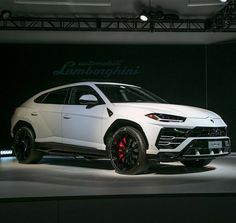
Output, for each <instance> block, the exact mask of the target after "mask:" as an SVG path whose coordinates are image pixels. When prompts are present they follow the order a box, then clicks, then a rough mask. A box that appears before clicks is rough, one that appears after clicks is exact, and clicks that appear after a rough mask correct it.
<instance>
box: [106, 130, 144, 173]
mask: <svg viewBox="0 0 236 223" xmlns="http://www.w3.org/2000/svg"><path fill="white" fill-rule="evenodd" d="M146 147H147V145H146V142H145V140H144V137H143V135H142V134H141V133H140V132H139V131H138V130H136V129H135V128H133V127H122V128H120V129H118V130H117V131H116V132H115V133H114V135H113V136H112V139H111V140H110V142H109V144H108V147H107V149H108V153H109V156H110V159H111V163H112V165H113V167H114V168H115V170H116V171H117V172H118V173H121V174H138V173H141V172H143V171H144V170H145V168H146Z"/></svg>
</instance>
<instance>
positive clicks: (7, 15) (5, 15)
mask: <svg viewBox="0 0 236 223" xmlns="http://www.w3.org/2000/svg"><path fill="white" fill-rule="evenodd" d="M10 17H11V11H9V10H3V11H2V13H1V18H2V19H4V20H6V19H9V18H10Z"/></svg>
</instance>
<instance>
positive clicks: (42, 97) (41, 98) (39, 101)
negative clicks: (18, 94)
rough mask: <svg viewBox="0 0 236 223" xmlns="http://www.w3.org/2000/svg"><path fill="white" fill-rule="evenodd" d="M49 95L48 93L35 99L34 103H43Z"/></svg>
mask: <svg viewBox="0 0 236 223" xmlns="http://www.w3.org/2000/svg"><path fill="white" fill-rule="evenodd" d="M47 95H48V93H46V94H42V95H40V96H38V97H37V98H36V99H34V102H35V103H42V102H43V100H44V98H46V96H47Z"/></svg>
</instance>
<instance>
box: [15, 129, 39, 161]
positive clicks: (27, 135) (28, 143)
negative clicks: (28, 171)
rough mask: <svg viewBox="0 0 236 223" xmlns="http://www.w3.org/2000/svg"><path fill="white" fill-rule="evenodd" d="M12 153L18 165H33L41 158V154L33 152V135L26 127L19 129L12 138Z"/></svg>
mask: <svg viewBox="0 0 236 223" xmlns="http://www.w3.org/2000/svg"><path fill="white" fill-rule="evenodd" d="M13 147H14V153H15V155H16V158H17V160H18V161H19V162H20V163H35V162H38V161H39V160H40V159H41V158H42V154H41V153H40V152H38V151H35V150H34V149H35V142H34V134H33V132H32V130H31V129H30V128H28V127H21V128H20V129H18V131H17V132H16V134H15V136H14V142H13Z"/></svg>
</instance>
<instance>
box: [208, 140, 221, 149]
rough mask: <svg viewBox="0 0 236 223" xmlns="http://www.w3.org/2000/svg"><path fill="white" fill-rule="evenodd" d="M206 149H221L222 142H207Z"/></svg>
mask: <svg viewBox="0 0 236 223" xmlns="http://www.w3.org/2000/svg"><path fill="white" fill-rule="evenodd" d="M208 148H209V149H221V148H222V141H209V142H208Z"/></svg>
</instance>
